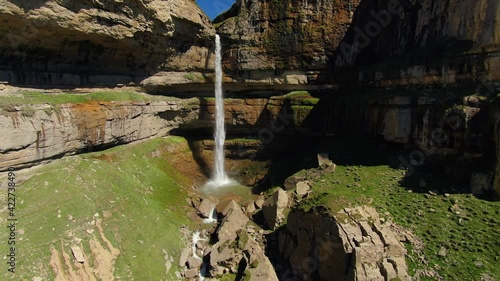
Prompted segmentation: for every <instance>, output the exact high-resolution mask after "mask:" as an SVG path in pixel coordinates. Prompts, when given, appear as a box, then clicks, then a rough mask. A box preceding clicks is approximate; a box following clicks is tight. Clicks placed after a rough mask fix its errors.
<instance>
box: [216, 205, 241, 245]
mask: <svg viewBox="0 0 500 281" xmlns="http://www.w3.org/2000/svg"><path fill="white" fill-rule="evenodd" d="M236 205H237V206H236V207H234V208H231V209H229V211H227V215H226V216H225V217H224V219H223V220H222V222H221V223H220V225H219V227H218V228H217V230H216V234H217V238H218V239H219V241H220V240H225V239H228V238H230V237H234V236H235V235H236V231H238V230H240V229H244V228H245V225H246V224H247V222H248V217H247V215H245V213H244V212H243V211H242V210H241V207H240V206H239V205H238V204H236Z"/></svg>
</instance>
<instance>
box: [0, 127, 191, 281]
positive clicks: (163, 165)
mask: <svg viewBox="0 0 500 281" xmlns="http://www.w3.org/2000/svg"><path fill="white" fill-rule="evenodd" d="M178 153H180V154H182V153H190V152H189V149H188V146H187V143H186V142H185V140H184V139H181V138H175V137H169V138H166V139H154V140H149V141H146V142H141V143H136V144H132V145H127V146H120V147H116V148H112V149H109V150H106V151H103V152H97V153H89V154H85V155H79V156H72V157H66V158H63V159H60V160H57V161H54V162H52V163H50V164H47V165H45V166H41V167H38V168H34V169H32V170H31V171H29V174H34V175H33V176H32V177H31V178H29V179H28V180H27V181H25V182H22V183H19V185H18V189H17V194H16V196H17V200H18V206H17V214H18V228H19V229H20V232H19V234H18V243H17V246H18V261H19V263H18V266H17V272H18V273H16V275H15V276H13V275H12V274H10V273H8V272H6V269H5V270H2V273H1V277H0V279H2V280H24V279H26V280H31V279H32V278H33V277H34V276H40V277H44V280H53V279H54V277H55V275H54V273H53V270H52V269H51V267H50V266H49V263H50V256H51V252H50V249H51V247H54V248H55V249H57V250H59V251H60V250H61V245H62V247H63V248H64V250H65V252H66V253H69V255H71V250H70V247H71V245H74V244H76V243H78V239H81V242H80V243H78V244H79V245H81V246H82V248H83V249H84V251H85V254H86V256H87V257H88V258H89V261H88V263H89V264H90V265H93V266H95V265H96V263H98V262H99V261H96V260H94V257H92V256H91V255H90V252H91V249H90V248H91V247H90V245H89V240H90V239H91V238H92V237H95V238H96V239H98V241H100V242H101V244H102V245H106V244H105V242H103V239H102V238H101V237H100V235H99V229H98V228H97V227H96V226H95V225H94V224H95V219H94V216H95V214H96V213H97V214H98V219H101V220H102V227H103V230H104V231H103V232H104V235H105V237H106V239H108V240H110V242H111V243H112V245H113V247H114V248H117V249H118V250H119V251H120V254H119V255H118V256H117V258H116V263H115V266H114V268H115V270H114V275H115V276H116V277H117V280H177V278H176V277H175V275H174V274H175V270H176V265H177V263H178V257H179V256H180V251H181V250H182V248H184V247H185V246H184V244H185V241H184V240H183V238H182V235H181V232H180V227H181V226H188V227H189V226H191V225H192V222H191V221H190V220H189V219H188V218H187V217H186V215H185V209H184V207H185V206H186V201H185V200H184V199H185V197H186V196H187V192H186V190H185V187H186V186H190V181H189V180H188V179H187V178H185V177H184V176H183V175H181V174H180V173H179V172H178V171H177V170H176V169H175V167H174V166H173V165H172V163H171V162H170V160H171V159H172V157H175V154H178ZM0 235H1V240H2V241H5V237H6V235H7V234H6V232H5V228H4V227H2V228H1V232H0ZM5 244H6V243H2V246H4V245H5ZM2 250H3V251H2V252H4V251H6V249H5V248H4V247H2ZM165 252H167V253H168V255H169V256H171V257H173V262H172V268H171V269H170V270H169V272H168V273H166V266H165V264H166V260H165ZM167 260H168V258H167ZM2 268H5V265H3V266H2Z"/></svg>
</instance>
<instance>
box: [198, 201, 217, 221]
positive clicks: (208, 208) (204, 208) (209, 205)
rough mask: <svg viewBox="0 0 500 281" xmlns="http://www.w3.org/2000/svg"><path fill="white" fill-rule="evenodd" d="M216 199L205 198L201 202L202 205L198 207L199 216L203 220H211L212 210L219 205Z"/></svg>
mask: <svg viewBox="0 0 500 281" xmlns="http://www.w3.org/2000/svg"><path fill="white" fill-rule="evenodd" d="M216 200H217V199H216V198H205V199H203V200H202V201H201V203H200V205H198V208H197V211H198V215H200V216H201V217H202V218H209V217H210V215H211V214H212V210H213V209H214V208H215V206H216V204H217V201H216Z"/></svg>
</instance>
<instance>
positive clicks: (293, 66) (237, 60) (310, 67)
mask: <svg viewBox="0 0 500 281" xmlns="http://www.w3.org/2000/svg"><path fill="white" fill-rule="evenodd" d="M358 2H359V1H358V0H354V1H348V0H342V1H308V0H286V1H265V0H257V1H247V0H238V1H236V3H235V4H234V5H233V6H232V7H231V9H230V10H229V11H227V12H226V13H224V14H222V15H220V16H219V17H217V18H216V19H215V20H214V23H215V24H214V25H215V26H216V27H217V32H218V33H219V34H221V36H222V37H223V41H224V43H225V45H226V46H225V53H224V66H225V70H226V71H227V73H229V74H230V75H232V76H233V77H235V78H237V79H252V78H254V79H255V78H256V77H258V75H257V74H256V73H259V74H261V76H273V75H281V74H283V73H286V72H287V71H290V70H300V71H302V73H304V74H305V73H306V71H314V70H322V69H325V68H326V67H327V66H328V64H329V60H330V56H331V55H333V52H334V51H335V49H336V47H337V45H338V44H339V43H340V41H341V40H342V38H343V37H344V33H345V31H346V30H347V28H348V27H349V24H350V22H351V19H352V15H353V12H354V10H355V9H356V6H357V3H358ZM266 70H267V72H265V71H266ZM308 78H309V80H314V78H316V77H314V75H312V77H311V75H310V76H309V77H308Z"/></svg>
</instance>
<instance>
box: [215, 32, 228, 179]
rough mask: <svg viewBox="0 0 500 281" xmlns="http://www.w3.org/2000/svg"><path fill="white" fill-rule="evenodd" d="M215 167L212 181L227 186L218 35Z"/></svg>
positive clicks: (216, 36) (220, 57) (216, 45)
mask: <svg viewBox="0 0 500 281" xmlns="http://www.w3.org/2000/svg"><path fill="white" fill-rule="evenodd" d="M214 138H215V159H214V160H215V167H214V174H213V178H212V181H213V182H214V184H216V185H224V184H227V183H228V181H229V179H228V177H227V175H226V171H225V170H224V141H225V140H226V129H225V128H224V97H223V94H222V55H221V43H220V37H219V35H217V34H216V35H215V134H214Z"/></svg>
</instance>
